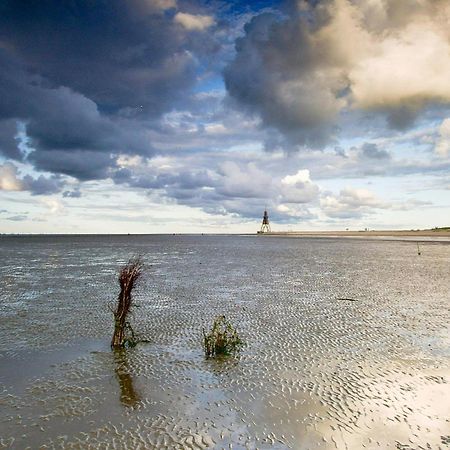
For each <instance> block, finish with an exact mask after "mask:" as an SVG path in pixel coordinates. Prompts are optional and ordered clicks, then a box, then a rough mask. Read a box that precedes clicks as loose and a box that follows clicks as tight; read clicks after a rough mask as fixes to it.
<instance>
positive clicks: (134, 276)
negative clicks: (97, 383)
mask: <svg viewBox="0 0 450 450" xmlns="http://www.w3.org/2000/svg"><path fill="white" fill-rule="evenodd" d="M142 269H143V262H142V259H141V258H140V257H136V258H132V259H130V260H129V261H128V263H127V264H125V266H123V267H122V268H121V269H120V272H119V284H120V294H119V297H118V300H117V306H116V308H115V309H114V310H113V314H114V334H113V337H112V340H111V347H112V348H124V347H133V346H134V345H136V339H135V336H134V332H133V329H132V327H131V325H130V323H129V322H128V321H127V316H128V313H129V312H130V309H131V306H132V303H133V298H132V296H131V293H132V290H133V288H134V287H135V285H136V282H137V281H138V280H139V278H140V276H141V275H142Z"/></svg>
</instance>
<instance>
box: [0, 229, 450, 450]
mask: <svg viewBox="0 0 450 450" xmlns="http://www.w3.org/2000/svg"><path fill="white" fill-rule="evenodd" d="M0 243H1V245H0V257H1V260H2V271H1V274H0V288H1V289H0V293H1V303H0V323H1V327H0V342H2V346H1V349H0V405H1V407H0V448H12V449H24V448H27V447H30V448H105V449H107V448H116V449H127V448H132V449H135V448H158V449H164V448H166V449H177V448H180V449H194V448H195V449H199V448H214V449H215V448H218V449H221V448H235V449H247V448H250V449H256V448H258V449H277V450H279V449H309V448H320V449H336V448H337V449H345V448H349V449H360V448H369V449H373V448H381V449H390V448H397V449H408V448H433V449H434V448H436V449H437V448H445V446H448V444H449V443H450V419H449V418H450V404H449V402H448V401H446V400H447V399H448V398H450V341H449V336H450V333H449V323H450V303H449V302H450V285H449V277H448V268H449V267H450V245H447V244H446V243H443V242H436V241H433V242H425V243H423V244H420V249H421V255H418V253H417V245H416V242H409V241H403V240H402V241H386V240H370V239H363V240H361V239H340V238H339V239H335V238H332V239H316V238H311V237H305V238H303V239H285V238H281V237H278V236H273V237H270V238H267V239H266V238H260V237H259V236H78V237H77V236H59V237H49V236H33V237H2V238H1V241H0ZM135 254H140V255H142V257H143V259H144V262H145V264H146V267H145V269H144V273H143V275H142V278H141V283H140V284H139V285H138V286H137V288H136V291H135V301H136V304H137V305H138V307H136V308H135V310H134V313H133V315H132V316H131V317H130V320H131V322H132V325H133V328H134V330H135V332H136V335H137V337H138V338H141V339H144V340H145V341H146V342H142V343H140V344H138V345H137V346H136V347H134V348H131V349H128V350H125V351H112V350H111V348H110V346H109V345H110V341H111V336H112V332H113V328H114V323H113V316H112V313H111V310H110V308H109V307H108V305H110V304H111V303H112V302H114V301H115V300H116V299H117V295H118V293H119V285H118V283H117V275H118V269H119V267H120V266H121V265H122V264H123V263H125V262H126V261H127V260H128V258H129V257H130V256H131V255H135ZM219 314H221V315H222V314H223V315H225V316H226V317H227V319H228V320H229V321H230V322H231V323H232V324H233V326H235V327H236V329H237V330H238V332H239V336H240V337H241V338H242V340H243V341H244V342H245V344H246V346H245V347H244V348H243V349H242V351H241V354H240V356H236V357H234V358H224V359H218V360H215V359H207V358H205V355H204V353H203V348H202V328H205V329H208V328H209V327H210V326H211V324H212V322H213V319H214V317H216V316H217V315H219Z"/></svg>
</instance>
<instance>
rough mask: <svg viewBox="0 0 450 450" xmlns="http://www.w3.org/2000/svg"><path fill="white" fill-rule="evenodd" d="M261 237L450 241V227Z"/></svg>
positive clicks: (280, 233) (273, 233)
mask: <svg viewBox="0 0 450 450" xmlns="http://www.w3.org/2000/svg"><path fill="white" fill-rule="evenodd" d="M259 235H260V236H285V237H359V238H371V237H373V238H376V237H396V238H402V237H406V238H412V237H417V238H421V237H431V238H435V237H439V238H448V239H450V227H443V228H433V229H431V230H366V231H365V230H361V231H350V230H346V231H272V232H268V233H260V234H259Z"/></svg>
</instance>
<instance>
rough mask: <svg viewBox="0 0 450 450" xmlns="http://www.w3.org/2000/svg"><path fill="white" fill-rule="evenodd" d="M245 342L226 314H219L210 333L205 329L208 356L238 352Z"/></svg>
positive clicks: (205, 346) (206, 353)
mask: <svg viewBox="0 0 450 450" xmlns="http://www.w3.org/2000/svg"><path fill="white" fill-rule="evenodd" d="M243 346H244V342H243V341H242V340H241V338H240V337H239V335H238V333H237V331H236V329H235V328H234V327H233V325H231V323H230V322H229V321H228V320H226V318H225V316H217V317H216V318H215V319H214V323H213V326H212V328H211V330H210V332H209V333H206V331H205V329H203V349H204V351H205V356H206V357H207V358H214V357H216V356H228V355H234V354H236V353H238V352H239V351H240V350H241V349H242V347H243Z"/></svg>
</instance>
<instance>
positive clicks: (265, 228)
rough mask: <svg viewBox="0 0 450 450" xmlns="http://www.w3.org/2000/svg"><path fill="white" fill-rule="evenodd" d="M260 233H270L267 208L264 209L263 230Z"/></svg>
mask: <svg viewBox="0 0 450 450" xmlns="http://www.w3.org/2000/svg"><path fill="white" fill-rule="evenodd" d="M259 233H270V223H269V214H268V213H267V209H265V210H264V215H263V220H262V224H261V230H260V231H259Z"/></svg>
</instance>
